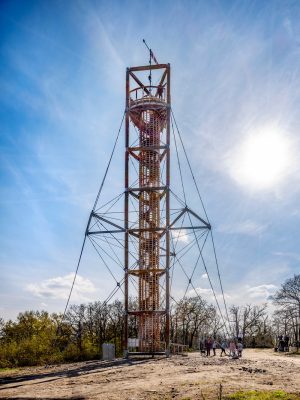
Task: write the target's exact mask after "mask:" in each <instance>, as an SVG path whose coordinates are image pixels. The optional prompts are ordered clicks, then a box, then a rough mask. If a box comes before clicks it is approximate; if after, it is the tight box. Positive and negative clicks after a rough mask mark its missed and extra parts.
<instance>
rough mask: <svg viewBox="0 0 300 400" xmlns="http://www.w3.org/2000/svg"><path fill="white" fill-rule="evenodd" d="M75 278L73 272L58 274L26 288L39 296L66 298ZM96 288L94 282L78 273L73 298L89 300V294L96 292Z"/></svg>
mask: <svg viewBox="0 0 300 400" xmlns="http://www.w3.org/2000/svg"><path fill="white" fill-rule="evenodd" d="M73 279H74V274H73V273H71V274H68V275H65V276H58V277H55V278H50V279H46V280H44V281H42V282H39V283H31V284H29V285H27V286H26V290H27V291H29V292H31V293H32V294H33V295H34V296H37V297H41V298H48V299H63V300H66V299H67V298H68V295H69V293H70V289H71V285H72V282H73ZM95 290H96V288H95V286H94V284H93V283H92V282H91V281H90V280H89V279H87V278H83V277H82V276H80V275H77V277H76V281H75V285H74V289H73V293H72V300H77V301H89V300H90V298H89V296H88V295H89V294H91V293H93V292H95Z"/></svg>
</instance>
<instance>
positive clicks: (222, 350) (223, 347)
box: [220, 340, 228, 357]
mask: <svg viewBox="0 0 300 400" xmlns="http://www.w3.org/2000/svg"><path fill="white" fill-rule="evenodd" d="M220 346H221V357H222V356H223V354H224V356H226V349H227V347H228V346H227V342H226V340H223V342H222V343H221V344H220Z"/></svg>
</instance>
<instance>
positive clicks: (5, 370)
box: [0, 368, 19, 374]
mask: <svg viewBox="0 0 300 400" xmlns="http://www.w3.org/2000/svg"><path fill="white" fill-rule="evenodd" d="M18 371H19V368H0V374H4V373H6V372H18Z"/></svg>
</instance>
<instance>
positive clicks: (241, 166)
mask: <svg viewBox="0 0 300 400" xmlns="http://www.w3.org/2000/svg"><path fill="white" fill-rule="evenodd" d="M291 161H292V149H291V145H290V142H289V140H288V139H287V137H286V136H285V135H284V134H283V133H282V132H280V131H279V130H278V129H277V128H274V127H272V126H265V127H262V128H260V129H257V130H256V131H255V132H252V133H250V134H249V135H248V136H247V137H246V138H245V139H244V141H243V142H242V143H241V144H240V145H239V146H238V148H237V149H236V150H235V154H234V156H233V161H232V163H231V168H230V169H231V171H230V172H231V175H232V177H233V178H234V179H235V180H236V181H237V182H238V183H240V184H242V185H244V186H247V187H248V188H249V189H251V190H260V189H270V188H272V187H274V186H276V185H277V184H278V183H279V182H280V181H282V180H283V179H284V178H285V177H286V175H287V173H288V171H289V168H290V166H291Z"/></svg>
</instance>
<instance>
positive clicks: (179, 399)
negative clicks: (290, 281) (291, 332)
mask: <svg viewBox="0 0 300 400" xmlns="http://www.w3.org/2000/svg"><path fill="white" fill-rule="evenodd" d="M219 354H220V350H217V355H216V356H215V357H204V356H201V355H200V354H199V352H194V353H189V354H188V356H185V357H184V356H172V357H170V358H154V359H148V360H145V359H140V360H123V359H117V360H114V361H87V362H79V363H72V364H63V365H54V366H43V367H30V368H22V369H19V370H14V371H13V370H12V371H3V372H1V373H0V398H4V399H26V400H28V399H52V400H54V399H73V400H75V399H78V400H79V399H80V400H89V399H99V400H110V399H111V400H119V399H122V400H123V399H124V400H143V399H145V400H146V399H147V400H150V399H151V400H154V399H157V400H169V399H176V400H188V399H201V400H204V399H205V400H209V399H219V398H220V385H222V398H225V397H226V395H228V394H232V393H234V392H236V391H238V390H267V391H276V390H283V391H285V392H287V393H293V394H295V395H296V396H295V397H294V398H299V399H300V356H297V355H295V356H293V355H289V354H286V353H285V354H283V353H275V352H274V351H273V350H254V349H245V350H244V354H243V357H242V358H241V359H231V358H229V357H226V356H225V357H220V356H219Z"/></svg>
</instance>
